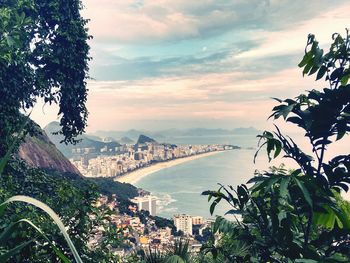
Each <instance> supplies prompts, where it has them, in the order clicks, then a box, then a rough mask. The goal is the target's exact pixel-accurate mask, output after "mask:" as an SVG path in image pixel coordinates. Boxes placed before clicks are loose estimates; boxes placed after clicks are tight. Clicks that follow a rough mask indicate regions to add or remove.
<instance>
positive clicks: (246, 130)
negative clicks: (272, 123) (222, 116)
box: [232, 127, 261, 135]
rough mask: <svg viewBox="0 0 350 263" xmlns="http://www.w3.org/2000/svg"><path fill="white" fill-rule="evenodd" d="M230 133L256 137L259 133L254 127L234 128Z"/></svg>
mask: <svg viewBox="0 0 350 263" xmlns="http://www.w3.org/2000/svg"><path fill="white" fill-rule="evenodd" d="M232 132H233V134H242V135H243V134H246V135H248V134H249V135H258V134H259V133H260V132H261V131H259V130H257V129H256V128H254V127H248V128H236V129H234V130H233V131H232Z"/></svg>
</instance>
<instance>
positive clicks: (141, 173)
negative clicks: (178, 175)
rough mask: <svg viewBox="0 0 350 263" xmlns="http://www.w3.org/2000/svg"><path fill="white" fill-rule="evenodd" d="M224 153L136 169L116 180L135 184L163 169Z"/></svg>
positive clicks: (194, 156)
mask: <svg viewBox="0 0 350 263" xmlns="http://www.w3.org/2000/svg"><path fill="white" fill-rule="evenodd" d="M223 152H226V150H224V151H213V152H206V153H201V154H196V155H191V156H187V157H182V158H178V159H175V160H169V161H165V162H159V163H155V164H152V165H150V166H147V167H144V168H140V169H136V170H135V171H132V172H129V173H127V174H124V175H121V176H119V177H117V178H115V179H114V180H115V181H117V182H120V183H129V184H135V183H137V182H138V181H139V180H140V179H142V178H144V177H145V176H147V175H150V174H152V173H155V172H158V171H160V170H162V169H166V168H170V167H172V166H175V165H178V164H181V163H185V162H190V161H193V160H196V159H199V158H204V157H208V156H211V155H214V154H218V153H223Z"/></svg>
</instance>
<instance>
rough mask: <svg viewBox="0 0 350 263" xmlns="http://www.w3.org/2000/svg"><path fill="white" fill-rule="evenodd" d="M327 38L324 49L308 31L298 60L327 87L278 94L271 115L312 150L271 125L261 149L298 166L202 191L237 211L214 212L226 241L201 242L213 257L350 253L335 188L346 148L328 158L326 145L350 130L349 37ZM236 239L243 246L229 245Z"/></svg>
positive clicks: (349, 228) (348, 176) (346, 178)
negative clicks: (283, 95) (327, 45)
mask: <svg viewBox="0 0 350 263" xmlns="http://www.w3.org/2000/svg"><path fill="white" fill-rule="evenodd" d="M332 39H333V43H332V44H331V47H330V50H329V52H327V53H326V54H324V52H323V50H322V49H320V48H319V45H318V42H317V41H316V39H315V37H314V35H309V36H308V40H307V45H306V48H305V55H304V57H303V59H302V61H301V62H300V63H299V67H301V68H303V75H309V76H310V75H313V74H316V80H321V79H325V80H326V83H328V87H327V88H324V89H323V90H321V91H318V90H311V91H309V92H307V93H306V94H301V95H299V96H298V97H296V98H295V99H285V100H280V99H276V100H277V101H278V102H279V105H277V106H276V107H274V108H273V113H272V115H271V116H270V117H273V118H274V119H278V118H280V117H283V119H284V120H285V121H286V122H289V123H292V124H295V125H297V126H299V127H300V128H301V129H303V130H304V132H305V137H306V138H308V139H309V142H310V145H311V147H312V155H308V154H306V153H305V152H304V151H303V150H302V149H301V147H299V146H298V145H297V144H296V143H295V141H294V140H293V139H292V138H290V137H289V136H286V135H284V134H283V133H282V131H281V130H280V129H279V128H278V127H277V126H276V130H275V131H274V132H268V131H265V132H264V133H263V134H262V135H260V136H258V137H259V138H260V142H261V145H260V148H259V150H261V149H262V147H265V146H266V150H267V155H268V157H269V159H270V160H271V159H273V158H276V157H277V156H279V155H281V153H283V154H284V156H283V158H290V159H292V160H294V161H295V163H296V164H297V165H298V167H299V168H298V169H296V170H288V169H286V168H285V167H284V166H280V167H272V168H271V169H270V170H269V171H265V172H260V173H257V174H256V176H255V177H254V178H252V179H251V180H250V181H249V182H248V184H251V186H250V187H249V188H248V187H247V186H246V185H239V186H237V187H233V186H223V185H222V186H221V187H220V188H219V190H218V191H206V192H204V193H203V194H204V195H209V197H210V198H215V199H214V201H213V202H212V204H211V207H210V211H211V213H212V212H213V211H214V209H215V206H216V205H217V204H218V203H219V202H220V201H221V200H225V201H227V202H228V203H229V204H230V205H231V206H232V209H231V210H230V211H228V212H227V214H231V215H233V216H234V217H236V221H235V222H231V221H228V220H227V219H225V218H223V217H218V218H217V220H216V223H215V226H214V231H215V232H220V233H222V237H223V238H222V239H223V240H224V242H218V244H216V245H214V244H211V245H210V246H207V247H205V249H206V252H208V253H209V252H211V254H212V255H213V256H216V255H220V257H224V258H225V260H226V261H224V262H291V261H293V262H349V260H350V258H349V255H350V248H349V240H350V204H349V202H346V201H344V200H343V199H342V198H341V195H340V194H341V192H342V191H348V189H349V188H348V184H349V183H350V155H338V156H334V157H333V158H332V159H330V161H326V160H325V152H326V151H327V147H328V146H329V145H331V144H332V143H334V142H335V141H339V140H342V139H343V138H344V136H345V135H346V134H348V133H349V131H350V85H349V84H348V80H349V77H350V37H349V33H348V31H346V36H345V37H342V36H341V35H340V34H333V36H332ZM238 215H239V217H240V218H238V217H237V216H238ZM228 241H229V242H228ZM237 242H239V243H241V245H240V246H241V247H242V248H244V249H245V251H244V252H245V253H242V251H237V250H231V251H230V249H228V248H229V247H230V244H233V243H237ZM220 243H221V244H220ZM227 252H228V253H227Z"/></svg>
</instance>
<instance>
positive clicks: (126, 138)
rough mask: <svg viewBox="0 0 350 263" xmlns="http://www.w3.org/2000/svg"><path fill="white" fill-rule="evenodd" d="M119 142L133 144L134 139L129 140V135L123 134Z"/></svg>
mask: <svg viewBox="0 0 350 263" xmlns="http://www.w3.org/2000/svg"><path fill="white" fill-rule="evenodd" d="M119 143H121V144H134V143H135V141H134V140H131V139H130V138H129V137H126V136H124V137H122V138H121V139H120V140H119Z"/></svg>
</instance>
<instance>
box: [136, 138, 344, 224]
mask: <svg viewBox="0 0 350 263" xmlns="http://www.w3.org/2000/svg"><path fill="white" fill-rule="evenodd" d="M292 137H293V139H296V141H297V143H298V145H299V146H301V147H302V149H303V150H305V151H306V152H308V153H309V154H312V152H311V149H310V144H309V143H308V142H307V140H306V139H305V138H304V137H303V135H302V133H298V134H293V136H292ZM345 137H346V138H343V139H342V140H341V141H338V142H335V143H334V144H332V146H330V147H328V148H327V149H328V150H327V152H326V155H325V158H326V160H325V161H327V160H330V159H332V158H333V157H334V156H336V155H338V154H349V147H350V136H345ZM166 141H167V142H170V143H175V144H193V145H194V144H232V145H238V146H241V147H242V149H240V150H232V151H226V152H221V153H218V154H215V155H211V156H207V157H203V158H199V159H195V160H192V161H189V162H186V163H182V164H179V165H176V166H173V167H169V168H166V169H163V170H160V171H158V172H155V173H153V174H150V175H148V176H146V177H144V178H142V179H141V180H140V181H138V182H137V183H136V184H135V185H136V186H137V187H141V188H143V189H145V190H148V191H151V192H152V194H154V195H156V196H157V197H158V198H159V199H158V207H157V208H158V215H160V216H163V217H167V218H171V217H172V216H173V215H174V214H177V213H185V214H189V215H193V216H196V215H199V216H203V217H205V218H210V217H213V216H215V215H224V214H225V212H226V211H228V210H229V209H230V207H229V206H228V205H225V202H224V201H222V202H221V203H220V204H219V205H218V206H217V209H216V210H215V212H214V215H213V216H211V215H210V213H209V206H210V203H208V199H207V197H206V196H203V195H201V193H202V192H203V191H205V190H217V189H218V188H219V185H218V183H221V184H223V185H232V186H233V187H236V186H237V185H239V184H243V183H246V182H247V181H248V180H249V179H250V178H252V177H253V176H254V171H255V170H257V169H258V170H260V171H262V170H266V169H268V167H269V166H272V165H275V166H278V165H279V164H280V163H285V164H286V165H287V167H288V168H296V166H295V163H294V162H293V161H292V160H291V159H283V160H281V159H277V160H275V161H273V162H271V163H269V162H268V160H267V157H266V149H265V148H264V149H263V150H262V151H261V152H260V153H259V155H258V158H257V160H256V163H254V162H253V159H254V154H255V152H256V149H257V138H256V137H255V136H253V135H236V136H210V137H206V136H198V137H191V136H188V137H174V138H167V140H166ZM247 148H252V149H247ZM344 197H345V198H346V199H347V200H350V191H349V192H348V193H347V194H344Z"/></svg>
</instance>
